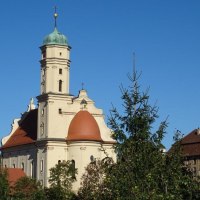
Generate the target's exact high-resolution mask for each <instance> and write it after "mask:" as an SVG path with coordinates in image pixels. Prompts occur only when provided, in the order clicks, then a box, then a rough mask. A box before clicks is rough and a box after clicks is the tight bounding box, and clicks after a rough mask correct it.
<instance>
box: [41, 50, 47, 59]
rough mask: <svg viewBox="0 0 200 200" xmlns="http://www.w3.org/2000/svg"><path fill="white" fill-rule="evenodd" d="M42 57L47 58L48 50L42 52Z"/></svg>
mask: <svg viewBox="0 0 200 200" xmlns="http://www.w3.org/2000/svg"><path fill="white" fill-rule="evenodd" d="M42 58H43V59H44V58H46V51H43V52H42Z"/></svg>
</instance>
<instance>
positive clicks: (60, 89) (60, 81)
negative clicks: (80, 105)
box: [58, 80, 62, 92]
mask: <svg viewBox="0 0 200 200" xmlns="http://www.w3.org/2000/svg"><path fill="white" fill-rule="evenodd" d="M58 91H59V92H62V80H59V85H58Z"/></svg>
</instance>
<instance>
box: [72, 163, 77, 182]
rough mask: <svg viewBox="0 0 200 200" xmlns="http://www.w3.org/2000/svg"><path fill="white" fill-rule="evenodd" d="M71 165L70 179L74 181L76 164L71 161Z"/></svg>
mask: <svg viewBox="0 0 200 200" xmlns="http://www.w3.org/2000/svg"><path fill="white" fill-rule="evenodd" d="M71 162H72V163H71V167H72V168H71V169H72V178H74V179H76V166H75V165H76V164H75V160H72V161H71Z"/></svg>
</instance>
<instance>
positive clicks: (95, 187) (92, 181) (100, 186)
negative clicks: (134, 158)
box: [78, 158, 113, 200]
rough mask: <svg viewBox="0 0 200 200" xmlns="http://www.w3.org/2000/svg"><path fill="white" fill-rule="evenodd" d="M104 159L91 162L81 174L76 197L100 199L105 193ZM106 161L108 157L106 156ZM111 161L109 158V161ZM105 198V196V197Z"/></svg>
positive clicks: (89, 199)
mask: <svg viewBox="0 0 200 200" xmlns="http://www.w3.org/2000/svg"><path fill="white" fill-rule="evenodd" d="M104 161H105V160H96V161H94V162H91V163H90V164H89V165H88V166H87V167H86V170H85V173H84V174H83V176H82V182H81V187H80V189H79V191H78V198H79V199H81V200H92V199H102V198H103V196H104V193H105V191H104V190H105V189H106V188H105V186H104V179H105V164H106V165H107V163H105V162H104ZM106 161H108V158H106ZM111 163H113V161H112V159H110V163H109V164H111ZM105 199H107V198H105Z"/></svg>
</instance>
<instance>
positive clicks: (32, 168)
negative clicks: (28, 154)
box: [31, 161, 34, 178]
mask: <svg viewBox="0 0 200 200" xmlns="http://www.w3.org/2000/svg"><path fill="white" fill-rule="evenodd" d="M33 170H34V167H33V161H32V162H31V178H33Z"/></svg>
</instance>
